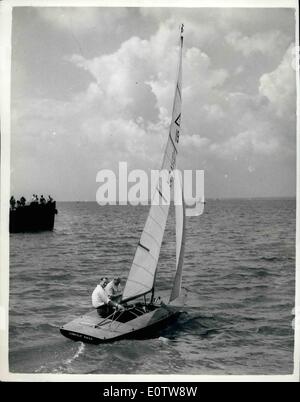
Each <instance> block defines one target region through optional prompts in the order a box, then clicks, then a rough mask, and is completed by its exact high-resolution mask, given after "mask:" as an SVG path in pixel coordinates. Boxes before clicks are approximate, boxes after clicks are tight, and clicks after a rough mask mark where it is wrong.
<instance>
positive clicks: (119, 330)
mask: <svg viewBox="0 0 300 402" xmlns="http://www.w3.org/2000/svg"><path fill="white" fill-rule="evenodd" d="M182 49H183V25H182V26H181V30H180V46H179V67H178V75H177V81H176V89H175V97H174V102H173V112H172V121H171V125H170V130H169V134H168V140H167V144H166V148H165V153H164V158H163V163H162V166H161V170H160V180H159V181H158V183H157V186H156V190H155V193H154V196H153V198H154V197H156V199H159V201H160V202H159V203H154V202H152V203H151V207H150V211H149V214H148V218H147V220H146V223H145V227H144V230H143V232H142V235H141V238H140V241H139V243H138V246H137V249H136V253H135V256H134V260H133V263H132V266H131V269H130V272H129V275H128V278H127V281H126V284H125V288H124V291H123V294H122V300H121V304H122V306H123V308H124V310H122V311H120V310H117V309H116V310H112V311H111V314H109V315H107V316H106V317H100V316H99V314H98V312H97V310H94V311H92V312H90V313H87V314H84V315H82V316H80V317H79V318H76V319H74V320H73V321H71V322H69V323H67V324H65V325H64V326H62V327H61V328H60V331H61V333H62V334H63V335H64V336H66V337H68V338H70V339H72V340H75V341H78V340H80V341H83V342H87V343H96V344H98V343H101V342H108V341H114V340H118V339H122V338H132V337H134V338H138V337H139V336H143V337H144V336H147V335H150V333H151V332H152V331H153V330H157V329H161V328H163V327H164V326H165V325H166V324H167V323H169V322H170V321H172V320H173V319H176V317H177V316H178V315H179V314H180V309H178V307H176V306H175V304H177V301H178V300H179V298H180V295H181V280H182V268H183V258H184V247H185V204H184V199H183V190H182V186H181V182H180V183H179V186H174V197H175V196H177V199H179V198H180V199H181V201H182V202H181V203H179V204H178V205H175V216H176V273H175V276H174V281H173V287H172V289H171V292H170V293H169V295H168V297H167V298H163V297H157V296H156V295H155V278H156V271H157V264H158V259H159V254H160V248H161V244H162V240H163V235H164V231H165V227H166V222H167V217H168V213H169V207H170V191H169V192H166V191H165V189H166V188H171V187H173V172H174V169H175V167H176V159H177V154H178V143H179V137H180V123H181V96H182V90H181V89H182ZM202 211H203V209H202ZM198 212H199V211H198ZM201 213H202V212H201ZM199 214H200V213H198V215H199ZM188 215H189V216H191V215H192V214H191V213H189V214H188Z"/></svg>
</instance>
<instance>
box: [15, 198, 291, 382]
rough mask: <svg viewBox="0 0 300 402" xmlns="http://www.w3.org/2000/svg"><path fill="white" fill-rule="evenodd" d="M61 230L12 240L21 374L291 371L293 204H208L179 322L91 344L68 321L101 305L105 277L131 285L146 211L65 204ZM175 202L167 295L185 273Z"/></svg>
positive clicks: (195, 239) (193, 227) (194, 222)
mask: <svg viewBox="0 0 300 402" xmlns="http://www.w3.org/2000/svg"><path fill="white" fill-rule="evenodd" d="M57 209H58V215H57V216H56V220H55V229H54V231H53V232H40V233H16V234H11V235H10V268H9V269H10V272H9V275H10V288H9V296H10V298H9V369H10V371H11V372H13V373H80V374H85V373H94V374H290V373H292V372H293V347H294V330H293V319H294V315H293V314H294V311H293V308H294V299H295V230H296V227H295V224H296V203H295V200H293V199H257V200H246V199H244V200H207V203H206V204H205V211H204V214H203V215H202V216H200V217H189V218H187V220H186V229H187V235H186V250H185V262H184V272H183V283H182V285H183V287H184V288H185V289H186V290H187V292H188V298H187V301H186V308H185V311H184V312H183V313H182V314H181V315H180V317H179V319H178V321H177V322H176V323H174V324H172V325H170V326H169V327H167V328H164V329H163V330H162V331H161V333H159V334H158V335H157V337H155V338H153V339H150V340H149V339H147V340H121V341H117V342H114V343H112V344H110V343H108V344H103V345H98V346H97V345H87V344H83V343H81V342H73V341H71V340H69V339H67V338H65V337H63V336H62V335H61V334H60V332H59V327H60V326H61V325H63V324H65V323H67V322H68V321H70V320H72V319H73V318H75V317H77V316H79V315H81V314H84V313H85V312H87V311H89V310H90V309H91V293H92V291H93V289H94V287H95V286H96V284H97V283H98V282H99V279H100V277H101V276H104V275H105V276H108V277H109V278H112V277H114V276H120V277H121V278H122V279H123V286H124V283H125V279H126V276H127V274H128V272H129V269H130V266H131V263H132V260H133V257H134V253H135V249H136V246H137V243H138V240H139V237H140V235H141V231H142V230H143V227H144V224H145V220H146V217H147V212H148V207H146V206H138V207H133V206H105V207H104V206H99V205H97V204H96V203H88V202H78V203H77V202H71V203H58V204H57ZM174 220H175V219H174V211H173V209H172V208H171V210H170V215H169V219H168V223H167V228H166V232H165V236H164V241H163V245H162V249H161V254H160V260H159V267H158V276H157V292H159V291H162V292H165V291H167V290H168V289H169V288H170V286H171V283H172V278H173V276H174V269H175V224H174Z"/></svg>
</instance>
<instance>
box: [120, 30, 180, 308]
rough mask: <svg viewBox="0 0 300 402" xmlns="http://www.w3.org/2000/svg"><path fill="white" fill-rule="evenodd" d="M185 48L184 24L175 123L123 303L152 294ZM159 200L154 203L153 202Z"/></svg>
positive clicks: (175, 136) (176, 129) (177, 127)
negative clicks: (183, 50)
mask: <svg viewBox="0 0 300 402" xmlns="http://www.w3.org/2000/svg"><path fill="white" fill-rule="evenodd" d="M182 49H183V24H182V25H181V27H180V46H179V63H178V73H177V80H176V86H175V95H174V101H173V110H172V120H171V124H170V129H169V135H168V140H167V144H166V148H165V152H164V157H163V162H162V166H161V169H160V179H159V181H158V183H157V185H156V188H155V192H154V194H153V199H152V202H151V207H150V211H149V214H148V218H147V220H146V223H145V227H144V230H143V232H142V235H141V238H140V241H139V243H138V246H137V249H136V253H135V256H134V259H133V262H132V266H131V269H130V271H129V275H128V278H127V282H126V284H125V288H124V292H123V297H122V301H123V302H125V301H129V300H133V299H135V298H137V297H139V296H143V295H145V294H147V293H149V292H153V289H154V282H155V276H156V270H157V263H158V258H159V253H160V248H161V244H162V240H163V235H164V231H165V227H166V222H167V217H168V213H169V207H170V191H169V192H166V191H165V190H164V189H166V188H168V187H167V186H169V188H170V187H171V186H172V179H171V176H172V173H173V170H174V169H175V167H176V158H177V153H178V143H179V137H180V131H181V130H180V122H181V95H182V84H181V81H182ZM154 198H155V200H157V199H158V200H159V203H154V202H153V200H154Z"/></svg>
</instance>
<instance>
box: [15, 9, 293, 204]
mask: <svg viewBox="0 0 300 402" xmlns="http://www.w3.org/2000/svg"><path fill="white" fill-rule="evenodd" d="M79 11H80V12H79ZM81 11H82V12H81ZM100 11H101V12H100ZM250 14H251V15H252V17H251V18H250V17H249V15H248V12H246V11H243V10H242V11H241V10H231V12H230V13H229V11H228V10H221V9H218V10H214V9H205V10H204V11H201V12H200V11H197V12H196V11H195V10H186V9H185V10H179V9H157V8H151V9H150V8H141V9H134V10H131V9H121V8H118V9H116V10H113V11H112V9H106V10H105V12H104V13H102V10H96V9H89V8H86V9H85V8H84V9H80V10H79V9H63V8H61V9H58V8H55V9H51V10H50V9H48V8H45V9H41V10H39V12H38V15H39V21H43V23H44V24H45V23H46V22H47V24H49V25H51V29H52V30H53V29H56V32H61V34H60V35H61V38H62V41H63V39H64V38H65V36H64V35H65V34H64V31H65V30H66V28H67V27H68V24H69V23H70V19H71V20H72V24H73V26H76V28H75V29H77V30H78V31H77V32H80V33H81V35H82V38H86V39H82V41H81V45H82V44H84V43H85V42H84V41H85V40H86V41H87V43H90V42H91V41H94V40H95V37H94V34H95V29H97V30H98V31H97V32H98V33H99V35H100V34H101V35H100V36H99V40H98V41H97V46H95V48H94V49H93V51H92V47H91V48H90V53H91V54H90V55H86V53H85V52H83V53H80V52H78V53H74V47H73V48H72V49H70V47H69V44H68V42H67V41H66V42H65V43H64V42H63V43H62V47H63V46H65V49H66V50H65V53H64V55H63V57H62V58H61V60H60V62H62V63H64V68H65V65H66V63H67V64H68V65H69V66H70V67H71V66H72V68H73V70H72V74H73V77H74V78H72V77H70V80H71V79H74V82H75V81H76V79H80V77H83V76H84V80H83V78H82V82H81V86H80V88H81V89H80V90H72V87H71V90H70V91H69V92H68V93H69V96H68V97H67V98H64V99H57V98H55V97H50V96H49V97H45V96H44V97H40V98H38V97H31V96H30V95H28V96H27V97H25V98H22V99H19V98H18V97H15V98H13V99H12V102H13V103H12V105H13V106H12V163H13V168H14V169H15V171H14V175H13V184H14V185H15V186H16V185H17V183H20V182H22V180H23V179H24V177H25V176H27V177H30V176H32V175H33V174H34V172H36V171H38V167H39V172H40V177H42V179H40V181H41V180H43V181H45V182H46V183H52V184H53V188H55V183H56V181H55V180H56V179H55V177H59V183H61V185H60V187H59V188H60V197H61V198H64V199H68V198H73V199H82V197H83V195H82V194H85V196H84V198H86V194H88V198H90V199H93V197H94V195H95V187H96V183H95V177H96V173H97V171H98V170H99V169H100V168H113V169H116V168H117V164H118V162H119V161H124V160H126V161H128V162H129V168H144V169H150V168H158V167H159V165H160V163H161V157H162V151H163V149H164V145H165V143H166V139H167V134H168V129H169V123H170V118H171V111H172V101H173V96H174V89H175V79H176V72H177V64H178V41H177V39H178V36H179V35H178V26H179V24H180V22H181V21H182V17H183V16H184V22H185V25H186V36H185V42H184V53H183V109H182V129H183V135H182V138H181V139H180V145H181V150H182V152H181V153H180V155H179V165H180V167H181V168H193V169H203V168H204V169H205V170H206V171H207V174H208V177H209V183H210V184H209V187H208V188H209V191H210V192H211V193H210V194H211V195H213V194H217V193H218V192H219V193H220V196H221V195H222V191H223V190H224V191H225V189H227V187H224V186H225V184H224V180H225V179H224V178H225V175H227V176H226V177H227V178H226V183H227V184H226V186H227V185H228V182H230V183H231V185H232V186H233V193H234V194H235V195H239V194H244V193H245V191H246V190H245V189H244V190H243V191H244V192H240V189H241V183H243V182H245V181H246V179H245V177H247V175H249V174H251V175H252V176H253V177H254V179H253V180H255V177H256V182H254V185H256V186H257V192H258V194H259V193H260V192H261V193H262V194H264V187H265V186H264V185H262V184H261V180H260V178H261V177H262V176H264V172H267V171H270V170H272V171H274V172H276V171H277V170H279V169H288V168H289V169H292V163H294V157H295V72H294V71H293V70H292V68H291V63H290V57H291V49H292V45H290V46H289V44H290V43H291V41H290V37H291V36H292V29H291V27H290V26H288V25H287V24H285V23H283V22H282V21H283V20H284V18H286V15H287V14H286V10H283V11H282V13H279V12H278V11H277V10H276V11H274V18H275V19H274V21H275V22H273V24H271V22H270V21H268V22H267V24H266V28H265V30H264V28H263V23H262V22H263V20H264V17H263V13H262V11H259V10H255V13H254V14H253V13H252V12H251V13H250ZM253 15H254V17H255V18H257V26H258V27H259V29H260V30H259V32H255V29H254V28H255V23H254V22H253ZM56 17H58V18H56ZM80 17H81V18H80ZM255 18H254V19H255ZM133 21H134V22H135V23H136V25H135V24H129V22H133ZM241 21H244V22H243V23H241ZM200 22H201V23H200ZM127 26H128V29H127V28H126V27H127ZM129 26H130V28H129ZM144 26H145V27H144ZM45 27H46V25H45ZM94 27H95V28H94ZM134 27H136V29H134ZM24 29H28V27H26V25H25V26H24ZM122 30H123V31H122ZM100 31H101V32H100ZM117 31H118V32H119V33H120V32H121V31H122V32H126V34H125V35H124V38H121V39H120V35H119V34H118V33H117ZM131 31H133V33H132V32H131ZM45 32H46V33H45ZM45 32H43V34H44V35H48V38H51V33H52V32H53V31H49V32H48V33H47V30H46V28H45ZM104 32H105V35H109V38H108V41H107V42H108V43H106V44H105V45H103V47H102V46H101V43H102V42H103V41H105V38H106V36H105V35H104ZM224 38H225V39H224ZM48 40H50V39H48ZM34 41H37V42H38V41H39V38H38V36H37V37H35V38H34ZM112 41H113V42H112ZM18 46H19V45H16V50H15V51H16V55H17V60H18V62H20V65H22V63H21V61H22V49H21V48H19V47H18ZM287 48H288V50H286V49H287ZM69 49H70V52H68V50H69ZM274 52H275V53H276V54H277V55H276V56H274V54H275V53H274ZM32 54H33V55H34V43H33V49H32ZM254 55H255V58H254V57H252V56H254ZM251 59H253V60H255V63H256V64H259V66H260V70H257V69H255V68H254V67H253V68H252V65H251V63H250V62H251ZM277 59H278V60H280V61H279V63H278V60H277ZM28 60H31V58H28ZM249 60H250V62H249ZM249 63H250V64H249ZM26 67H27V69H29V68H30V65H28V66H26ZM41 68H44V69H47V66H41ZM59 68H60V65H59V64H58V66H57V69H58V70H57V71H58V72H59V71H60V70H59ZM64 71H65V70H64ZM261 71H263V73H261ZM58 72H57V73H58ZM76 72H78V75H77V74H76ZM249 79H251V85H247V82H248V80H249ZM62 81H63V80H62ZM70 82H71V81H70ZM31 84H32V87H34V85H35V82H34V81H32V83H31ZM76 84H77V83H76ZM44 85H45V87H44V90H45V92H46V90H47V82H45V84H44ZM74 88H77V86H75V85H74ZM16 93H17V92H16ZM41 144H43V145H42V146H41ZM275 161H280V163H279V162H277V165H276V163H275ZM270 166H271V167H272V169H271V168H270ZM274 174H275V173H274ZM24 175H25V176H24ZM255 175H257V176H255ZM206 177H207V176H206ZM272 179H273V177H272ZM266 180H270V178H269V179H268V178H266ZM289 180H290V179H289ZM37 183H38V179H37V180H36V184H37ZM63 183H67V185H63ZM78 183H81V185H82V189H81V190H80V188H79V186H78ZM290 183H291V185H290V191H291V192H293V191H294V183H293V182H292V181H291V180H290ZM279 188H280V186H279ZM34 191H35V190H33V192H34ZM226 191H227V190H226ZM44 192H45V191H44ZM208 196H209V193H208Z"/></svg>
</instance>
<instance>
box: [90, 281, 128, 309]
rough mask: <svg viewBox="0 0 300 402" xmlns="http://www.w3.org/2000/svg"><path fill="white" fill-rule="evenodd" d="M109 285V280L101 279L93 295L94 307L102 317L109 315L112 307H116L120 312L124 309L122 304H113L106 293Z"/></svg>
mask: <svg viewBox="0 0 300 402" xmlns="http://www.w3.org/2000/svg"><path fill="white" fill-rule="evenodd" d="M107 283H108V279H107V278H101V279H100V283H99V285H97V286H96V288H95V289H94V291H93V294H92V305H93V307H94V308H96V309H97V311H98V313H99V314H100V315H103V314H109V312H110V311H109V310H110V307H115V308H117V309H118V310H123V309H124V307H123V306H121V305H120V304H118V303H115V302H113V301H112V300H111V299H110V297H109V296H108V294H107V293H106V291H105V289H104V288H105V286H106V285H107Z"/></svg>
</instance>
